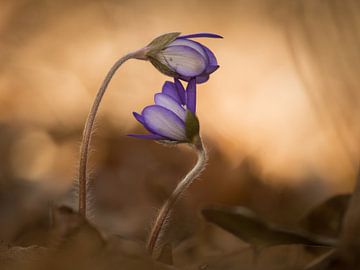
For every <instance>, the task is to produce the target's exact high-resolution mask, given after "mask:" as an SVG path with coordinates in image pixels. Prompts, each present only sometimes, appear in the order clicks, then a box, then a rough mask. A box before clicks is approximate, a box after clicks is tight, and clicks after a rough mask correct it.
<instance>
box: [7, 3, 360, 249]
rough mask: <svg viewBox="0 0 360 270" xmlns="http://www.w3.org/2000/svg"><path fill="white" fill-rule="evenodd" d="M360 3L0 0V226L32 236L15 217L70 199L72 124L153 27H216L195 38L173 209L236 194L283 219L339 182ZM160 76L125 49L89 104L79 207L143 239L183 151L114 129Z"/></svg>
mask: <svg viewBox="0 0 360 270" xmlns="http://www.w3.org/2000/svg"><path fill="white" fill-rule="evenodd" d="M359 11H360V3H359V2H358V1H355V0H354V1H351V0H346V1H340V0H338V1H335V0H329V1H308V0H304V1H281V0H268V1H265V0H257V1H250V0H248V1H247V0H240V1H239V0H238V1H235V0H234V1H230V0H229V1H215V0H214V1H213V0H208V1H201V0H185V1H168V0H167V1H162V0H160V1H138V0H136V1H124V0H117V1H116V0H106V1H95V0H89V1H80V0H76V1H74V0H71V1H70V0H65V1H51V0H17V1H5V0H2V1H0V228H1V230H0V239H2V240H6V241H11V242H15V243H20V244H29V243H30V242H31V241H33V239H37V240H36V241H38V242H41V241H40V240H39V239H42V238H41V237H39V236H37V237H34V236H33V234H34V233H35V232H34V231H35V230H30V229H29V228H32V227H36V228H40V227H41V226H42V225H41V224H43V226H45V225H44V224H45V223H46V222H45V221H44V220H45V217H46V216H47V212H48V205H52V204H56V205H59V204H68V205H73V206H74V207H76V200H75V198H74V196H73V194H74V193H73V192H72V190H73V186H74V184H73V183H74V181H75V180H76V175H77V171H76V169H77V164H78V156H79V155H78V151H79V145H80V139H81V133H82V128H83V125H84V122H85V119H86V116H87V113H88V110H89V108H90V106H91V104H92V101H93V98H94V96H95V93H96V91H97V89H98V87H99V86H100V84H101V82H102V80H103V78H104V76H105V74H106V72H107V71H108V69H109V68H110V67H111V65H112V64H113V63H114V62H115V61H116V60H117V59H118V58H119V57H121V56H122V55H124V54H125V53H127V52H129V51H132V50H136V49H138V48H141V47H143V46H144V45H146V44H147V43H148V42H150V41H151V40H152V39H153V38H154V37H156V36H158V35H160V34H163V33H166V32H174V31H180V32H182V33H196V32H214V33H217V34H220V35H222V36H224V39H222V40H212V39H203V40H201V42H203V43H204V44H206V45H207V46H208V47H210V48H211V49H212V50H213V51H214V52H215V54H216V56H217V58H218V62H219V64H220V66H221V67H220V69H219V70H218V71H217V72H215V73H214V74H213V75H212V76H211V79H210V80H209V81H208V82H207V83H206V84H202V85H199V87H198V101H199V103H198V115H199V118H200V121H201V133H202V135H203V137H204V141H205V143H206V144H207V147H208V149H209V153H210V161H209V164H208V168H207V171H206V172H205V173H204V174H203V175H202V177H201V181H199V182H198V183H196V184H195V185H194V186H193V187H192V188H191V190H190V192H189V194H188V195H187V196H186V197H185V199H186V201H187V203H188V204H189V205H188V207H187V208H186V209H187V210H186V211H185V212H187V215H190V216H191V215H193V216H196V217H197V218H198V219H199V217H198V215H197V211H198V209H199V207H201V206H202V205H206V204H215V203H222V204H230V205H235V204H236V205H239V204H244V205H247V206H249V207H251V208H252V209H254V210H256V211H257V212H258V213H260V214H261V215H264V216H266V217H267V218H269V219H272V220H275V221H277V222H283V223H292V222H296V220H298V218H299V217H301V215H302V214H303V213H304V212H305V211H306V210H307V209H309V208H310V207H311V206H312V205H314V204H316V203H317V202H320V201H321V200H323V199H325V198H326V197H329V196H330V195H333V194H340V193H347V192H351V190H352V189H353V186H354V181H355V175H356V172H357V169H358V168H357V165H358V157H359V121H358V119H359V116H360V115H359V111H360V106H359V101H360V99H359V95H360V94H359V89H358V88H359V82H360V79H359V77H358V71H359V67H360V52H359V50H358V48H359V45H360V44H359V43H360V13H359ZM165 80H169V78H167V77H165V76H164V75H162V74H160V73H159V72H158V71H157V70H156V69H155V68H154V67H153V66H152V65H151V64H149V63H146V62H143V61H137V60H131V61H129V62H127V63H126V64H125V65H124V66H123V67H122V68H121V69H120V70H119V71H118V73H117V74H116V76H115V77H114V79H113V80H112V82H111V85H110V87H109V89H108V92H107V94H106V95H105V98H104V100H103V102H102V104H101V107H100V113H99V115H98V118H97V124H96V132H95V136H94V140H93V145H92V154H91V164H92V165H91V179H92V184H91V201H92V205H93V206H92V207H91V210H92V212H91V213H92V216H91V217H92V219H93V222H94V223H95V224H97V226H99V227H100V228H102V229H103V230H104V231H105V232H107V233H109V234H112V233H117V234H121V235H126V236H131V237H135V238H136V237H137V238H140V239H144V238H145V236H146V234H147V231H148V229H149V224H150V223H151V220H152V218H153V217H154V214H155V213H156V211H157V208H158V207H159V206H160V205H161V203H162V202H163V201H164V200H165V199H166V198H167V197H168V196H169V194H170V193H171V191H172V190H173V188H174V187H175V185H176V183H177V182H178V181H179V180H180V179H181V177H182V176H183V175H184V174H185V173H186V171H187V170H188V169H189V168H190V167H191V166H192V164H193V163H194V162H195V156H194V153H193V152H192V150H191V149H189V148H187V147H186V146H180V147H172V148H169V147H164V146H162V145H160V144H156V143H154V142H151V141H140V140H136V139H134V138H129V137H127V136H126V134H128V133H134V132H144V130H143V129H142V128H141V127H140V126H139V124H138V123H137V121H135V120H134V119H133V117H132V112H133V111H141V110H142V108H143V107H144V106H146V105H148V104H150V103H152V99H153V94H154V93H155V92H158V91H159V90H160V89H161V86H162V84H163V82H164V81H165ZM190 209H191V210H190ZM188 223H189V224H188ZM188 223H187V224H188V225H189V227H191V228H192V229H191V228H190V229H189V230H193V229H194V228H197V225H194V224H190V223H191V222H188ZM185 227H186V226H185ZM186 228H187V227H186ZM29 231H31V232H30V234H31V235H32V236H28V234H29ZM36 233H38V234H41V233H40V232H36ZM31 239H32V240H31Z"/></svg>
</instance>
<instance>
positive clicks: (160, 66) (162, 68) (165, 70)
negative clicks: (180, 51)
mask: <svg viewBox="0 0 360 270" xmlns="http://www.w3.org/2000/svg"><path fill="white" fill-rule="evenodd" d="M148 59H149V61H150V62H151V64H153V66H154V67H155V68H156V69H157V70H159V71H160V72H161V73H163V74H165V75H167V76H170V77H174V78H177V77H178V74H177V73H176V72H174V71H172V70H171V69H170V68H169V67H168V66H167V65H164V64H163V63H161V62H160V61H159V60H158V59H157V58H155V57H152V56H150V55H149V56H148Z"/></svg>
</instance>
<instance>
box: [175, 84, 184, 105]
mask: <svg viewBox="0 0 360 270" xmlns="http://www.w3.org/2000/svg"><path fill="white" fill-rule="evenodd" d="M174 81H175V86H176V90H177V92H178V95H179V96H180V98H181V104H182V105H185V103H186V93H185V88H184V86H183V85H182V83H181V82H180V81H179V80H178V79H174Z"/></svg>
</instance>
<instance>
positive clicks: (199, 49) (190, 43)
mask: <svg viewBox="0 0 360 270" xmlns="http://www.w3.org/2000/svg"><path fill="white" fill-rule="evenodd" d="M169 46H188V47H190V48H192V49H194V50H196V51H197V52H198V53H200V54H201V55H202V57H204V59H206V60H207V61H206V65H208V64H209V60H208V58H209V57H208V55H207V52H206V51H205V49H204V46H203V45H201V44H200V43H199V42H196V41H193V40H189V39H175V40H174V41H173V42H171V43H170V44H169Z"/></svg>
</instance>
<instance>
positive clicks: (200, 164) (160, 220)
mask: <svg viewBox="0 0 360 270" xmlns="http://www.w3.org/2000/svg"><path fill="white" fill-rule="evenodd" d="M194 146H195V149H196V152H197V155H198V160H197V162H196V164H195V166H194V167H193V168H192V169H191V171H189V173H188V174H187V175H186V176H185V177H184V178H183V179H182V180H181V181H180V182H179V184H178V185H177V186H176V188H175V190H174V192H173V193H172V194H171V196H170V197H169V199H168V200H167V201H166V202H165V204H164V205H163V206H162V207H161V209H160V211H159V213H158V216H157V218H156V220H155V223H154V225H153V227H152V229H151V232H150V236H149V239H148V242H147V250H148V252H149V253H150V254H151V255H152V256H154V255H156V254H157V253H159V252H161V247H162V246H163V243H162V241H161V240H162V236H163V234H164V233H165V231H166V228H167V224H168V220H169V218H170V216H171V213H172V210H173V208H174V206H175V204H176V203H177V201H178V200H179V199H180V197H181V196H182V195H183V194H184V193H185V191H186V190H187V189H188V188H189V186H190V185H191V184H192V183H193V182H194V180H196V178H197V177H198V176H199V175H200V173H201V172H202V171H203V170H204V168H205V166H206V162H207V153H206V149H205V148H204V146H203V143H202V141H201V139H200V137H198V139H197V141H196V143H195V144H194ZM155 253H156V254H155Z"/></svg>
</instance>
